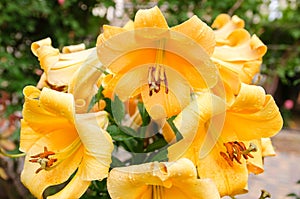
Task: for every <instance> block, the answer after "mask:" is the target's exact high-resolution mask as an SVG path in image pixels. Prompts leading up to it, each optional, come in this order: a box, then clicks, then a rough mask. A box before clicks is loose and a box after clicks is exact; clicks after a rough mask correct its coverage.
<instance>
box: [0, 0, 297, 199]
mask: <svg viewBox="0 0 300 199" xmlns="http://www.w3.org/2000/svg"><path fill="white" fill-rule="evenodd" d="M154 5H158V6H159V7H160V9H161V10H162V11H163V13H164V14H165V17H166V19H167V21H168V24H169V25H170V26H173V25H177V24H179V23H181V22H183V21H185V20H186V19H188V18H190V17H191V16H192V15H194V14H195V15H197V16H198V17H199V18H200V19H202V20H203V21H205V22H206V23H207V24H209V25H210V24H211V23H212V21H213V20H214V19H215V17H216V16H217V15H218V14H220V13H228V14H230V15H238V16H239V17H240V18H242V19H244V20H245V25H246V29H247V30H248V31H249V32H250V34H254V33H255V34H256V35H258V36H259V38H260V39H261V40H262V41H263V43H264V44H266V45H267V46H268V52H267V54H266V55H265V56H264V58H263V65H262V67H261V75H259V76H257V78H256V79H255V80H253V81H254V83H258V84H261V85H262V86H263V87H264V88H265V89H266V92H267V93H270V94H272V95H273V96H274V98H275V100H276V102H277V104H278V106H279V107H280V110H281V113H282V115H283V118H284V121H285V123H284V125H285V126H284V128H285V130H284V131H283V132H281V133H280V134H282V135H280V136H282V138H280V139H285V140H289V139H291V140H293V141H294V145H295V146H296V145H299V144H298V142H295V140H296V141H297V139H298V138H299V137H297V136H299V135H300V119H299V118H300V117H299V115H300V95H299V91H300V1H297V0H253V1H249V0H224V1H219V0H169V1H165V0H161V1H154V0H153V1H149V0H132V1H129V0H115V1H110V0H91V1H80V0H52V1H46V0H22V1H9V0H1V2H0V13H1V14H0V149H1V150H5V151H6V152H9V153H17V152H18V140H19V126H20V125H19V119H20V118H21V117H22V116H21V110H22V104H23V94H22V89H23V87H24V86H25V85H30V84H31V85H35V84H36V82H37V81H38V79H39V78H40V75H41V73H42V71H41V69H40V67H39V63H38V60H37V59H36V57H35V56H34V55H33V54H32V53H31V51H30V45H31V43H32V42H34V41H37V40H40V39H42V38H46V37H51V39H52V41H53V46H54V47H57V48H60V49H61V48H62V47H63V46H66V45H72V44H79V43H84V44H85V45H86V46H87V47H92V46H95V43H96V38H97V36H98V35H99V34H100V33H101V27H102V25H103V24H111V25H117V26H122V25H124V23H125V22H127V21H128V20H129V19H132V18H133V16H134V14H135V12H136V11H137V10H138V9H141V8H150V7H153V6H154ZM283 134H285V135H283ZM287 136H290V137H291V138H287ZM293 136H296V138H294V137H293ZM276 139H277V140H278V139H279V137H278V138H276ZM298 141H300V139H298ZM280 143H281V144H280ZM282 143H284V142H278V145H275V147H276V146H278V150H282V149H280V147H283V148H284V147H285V148H288V147H287V145H289V142H288V141H287V144H282ZM292 145H293V144H291V146H290V147H292ZM299 148H300V147H298V148H295V149H287V151H291V150H292V151H294V152H295V151H297V150H298V149H299ZM299 151H300V149H299ZM299 151H298V155H299V154H300V152H299ZM296 153H297V152H296ZM293 160H294V159H293ZM283 164H285V163H284V162H283ZM291 164H293V163H291ZM294 164H297V162H294ZM273 166H274V167H276V166H277V167H278V168H280V165H273ZM21 169H22V158H17V159H10V158H7V157H4V156H2V155H1V154H0V198H12V199H13V198H31V196H30V194H29V192H28V191H27V190H26V188H24V187H23V186H22V184H21V183H20V180H19V174H20V171H21ZM291 183H294V184H295V183H296V181H295V182H291ZM298 187H299V189H300V186H298ZM292 191H293V190H291V192H292ZM88 194H89V193H88V192H87V193H86V194H85V196H83V197H87V198H88V197H89V196H88ZM286 194H289V192H287V193H286ZM297 194H300V193H296V195H297ZM291 197H295V198H296V196H291ZM299 197H300V196H299ZM299 197H298V198H299ZM274 198H277V197H274Z"/></svg>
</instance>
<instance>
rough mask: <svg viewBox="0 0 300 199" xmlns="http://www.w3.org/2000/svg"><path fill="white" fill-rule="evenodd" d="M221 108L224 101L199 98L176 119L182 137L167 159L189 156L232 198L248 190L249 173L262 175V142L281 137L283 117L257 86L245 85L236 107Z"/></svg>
mask: <svg viewBox="0 0 300 199" xmlns="http://www.w3.org/2000/svg"><path fill="white" fill-rule="evenodd" d="M222 106H223V107H224V101H223V100H221V99H220V98H218V97H216V96H214V95H212V94H209V93H201V94H199V95H198V96H197V98H196V100H195V101H194V102H192V103H191V104H190V105H189V106H188V107H186V109H184V110H183V112H182V113H180V114H179V115H178V116H177V118H176V119H175V120H174V123H175V125H176V127H177V128H178V130H179V131H180V133H181V134H182V136H183V139H182V140H180V141H179V142H177V143H175V144H173V145H172V146H170V147H169V149H168V157H169V160H170V161H174V160H176V159H178V158H181V157H186V158H189V159H190V160H192V161H193V162H194V164H195V165H196V166H197V168H198V175H199V176H200V178H202V177H203V178H211V179H213V180H214V182H215V183H216V185H217V187H218V189H219V192H220V195H221V196H224V195H231V196H232V195H235V194H240V193H244V192H245V191H246V190H245V187H246V185H247V178H248V171H249V172H254V173H260V172H262V171H263V170H261V169H262V162H261V158H262V151H263V149H262V148H261V147H260V145H259V143H258V140H260V139H261V138H268V137H271V136H273V135H275V134H276V133H278V132H279V130H280V129H281V128H282V118H281V115H280V112H279V110H278V107H277V106H276V103H275V101H274V99H273V98H272V97H271V96H270V95H266V94H265V93H264V90H263V89H262V88H261V87H259V86H254V85H247V84H242V85H241V89H240V91H239V93H238V95H237V96H236V97H235V100H234V103H232V104H231V105H230V106H228V104H227V106H226V109H225V110H224V109H223V108H219V107H222ZM223 111H226V112H225V113H224V112H223ZM223 117H225V119H224V120H223ZM220 123H221V126H220ZM250 143H252V144H251V145H250ZM254 144H255V145H257V146H256V147H254ZM184 150H185V151H184ZM254 151H256V152H255V153H257V154H255V153H254ZM252 152H253V153H252ZM251 158H253V160H250V159H251Z"/></svg>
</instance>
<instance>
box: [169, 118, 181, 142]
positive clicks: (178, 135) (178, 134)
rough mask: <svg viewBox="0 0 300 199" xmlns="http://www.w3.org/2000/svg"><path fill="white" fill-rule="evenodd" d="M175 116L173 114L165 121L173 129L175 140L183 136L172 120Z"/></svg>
mask: <svg viewBox="0 0 300 199" xmlns="http://www.w3.org/2000/svg"><path fill="white" fill-rule="evenodd" d="M175 118H176V116H173V117H171V118H169V119H168V120H167V122H168V123H169V125H170V126H171V128H172V130H173V131H174V133H175V135H176V141H179V140H181V139H182V138H183V137H182V135H181V133H180V132H179V130H178V129H177V128H176V126H175V124H174V123H173V120H174V119H175Z"/></svg>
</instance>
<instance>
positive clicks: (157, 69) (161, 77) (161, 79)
mask: <svg viewBox="0 0 300 199" xmlns="http://www.w3.org/2000/svg"><path fill="white" fill-rule="evenodd" d="M159 45H160V48H159V49H158V50H157V53H156V58H155V64H154V66H150V67H149V70H148V85H149V96H152V94H153V91H154V92H155V93H158V92H159V91H160V85H161V83H164V85H165V93H166V94H168V92H169V89H168V81H167V75H166V71H165V68H164V67H163V65H162V63H163V54H164V41H160V44H159Z"/></svg>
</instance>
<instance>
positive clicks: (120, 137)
mask: <svg viewBox="0 0 300 199" xmlns="http://www.w3.org/2000/svg"><path fill="white" fill-rule="evenodd" d="M106 130H107V132H108V133H109V134H110V136H111V137H112V139H113V140H115V141H125V140H129V139H133V137H132V136H130V135H128V134H126V133H124V132H123V131H122V130H121V129H120V128H119V127H118V126H116V125H110V126H108V127H107V129H106Z"/></svg>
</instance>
